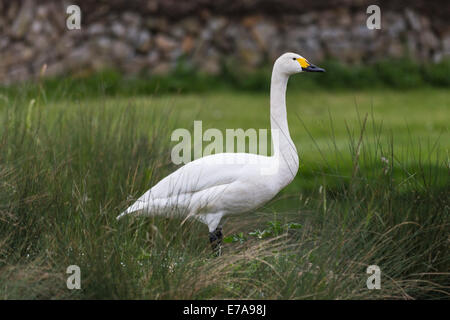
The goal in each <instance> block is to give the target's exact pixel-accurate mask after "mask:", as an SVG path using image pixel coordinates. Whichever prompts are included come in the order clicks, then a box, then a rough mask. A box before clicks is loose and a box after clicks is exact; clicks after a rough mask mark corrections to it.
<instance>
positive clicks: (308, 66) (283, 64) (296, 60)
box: [274, 52, 325, 75]
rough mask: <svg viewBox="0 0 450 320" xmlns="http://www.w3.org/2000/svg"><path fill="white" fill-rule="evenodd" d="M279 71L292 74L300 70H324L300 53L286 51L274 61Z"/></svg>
mask: <svg viewBox="0 0 450 320" xmlns="http://www.w3.org/2000/svg"><path fill="white" fill-rule="evenodd" d="M274 67H276V68H277V70H278V71H279V72H282V73H285V74H287V75H292V74H295V73H300V72H325V69H322V68H319V67H317V66H315V65H313V64H312V63H310V62H309V61H308V60H306V59H305V58H303V57H302V56H301V55H299V54H296V53H292V52H287V53H285V54H283V55H282V56H280V57H279V58H278V59H277V61H275V66H274Z"/></svg>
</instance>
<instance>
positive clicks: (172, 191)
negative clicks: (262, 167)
mask: <svg viewBox="0 0 450 320" xmlns="http://www.w3.org/2000/svg"><path fill="white" fill-rule="evenodd" d="M256 157H261V156H258V155H254V154H248V153H221V154H217V155H211V156H207V157H203V158H200V159H197V160H195V161H192V162H189V163H188V164H186V165H184V166H183V167H181V168H179V169H178V170H176V171H175V172H173V173H172V174H170V175H169V176H167V177H165V178H164V179H162V180H161V181H160V182H158V183H157V184H156V185H155V186H154V187H153V188H151V189H150V190H149V191H148V192H150V193H151V197H152V198H155V199H158V198H168V197H174V196H178V195H182V194H192V193H195V192H199V191H202V190H205V189H208V188H211V187H216V186H220V185H226V184H230V183H233V182H235V181H237V180H238V179H242V178H244V176H245V175H246V174H247V173H249V171H248V170H245V169H246V168H247V169H248V166H249V165H251V164H253V163H255V162H256V160H257V159H256Z"/></svg>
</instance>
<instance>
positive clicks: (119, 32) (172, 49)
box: [0, 0, 450, 84]
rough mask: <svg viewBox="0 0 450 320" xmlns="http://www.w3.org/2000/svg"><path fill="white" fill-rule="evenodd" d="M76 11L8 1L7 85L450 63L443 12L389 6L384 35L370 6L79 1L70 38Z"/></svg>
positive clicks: (3, 76) (3, 22)
mask: <svg viewBox="0 0 450 320" xmlns="http://www.w3.org/2000/svg"><path fill="white" fill-rule="evenodd" d="M72 3H76V2H75V1H74V2H67V1H33V0H23V1H5V0H0V83H2V84H8V83H13V82H17V81H24V80H28V79H35V78H36V77H38V76H39V74H40V73H42V71H43V70H44V69H45V75H46V76H54V75H61V74H67V73H70V74H75V75H84V74H88V73H90V72H93V71H98V70H102V69H104V68H116V69H119V70H121V71H123V72H124V73H127V74H133V73H137V72H150V73H154V74H157V73H166V72H168V71H169V70H171V69H172V68H173V67H174V66H175V65H176V62H177V61H178V60H179V59H180V58H182V57H183V58H184V61H185V63H188V64H192V65H193V66H195V68H198V70H201V71H204V72H207V73H219V72H220V70H221V66H222V64H223V63H226V62H231V63H233V64H234V66H236V67H243V68H248V69H251V68H256V67H258V66H260V65H261V64H263V63H265V62H267V61H273V60H274V59H275V58H276V57H277V56H279V55H280V54H281V53H283V52H285V51H294V52H298V53H300V54H302V55H303V56H305V57H307V58H308V59H309V60H311V61H313V62H320V61H321V60H323V59H326V58H336V59H339V60H341V61H344V62H349V63H370V62H372V61H376V60H379V59H385V58H388V57H394V58H396V57H404V56H409V57H411V58H413V59H416V60H419V61H423V62H436V61H440V60H442V59H444V58H445V57H448V56H449V55H450V28H449V24H448V23H447V22H446V16H445V14H443V12H441V11H440V10H439V8H437V9H434V12H430V11H426V10H425V9H423V10H422V9H421V7H420V6H417V5H416V6H414V5H410V6H406V7H405V6H401V5H397V6H392V5H391V6H389V7H387V6H386V7H384V6H383V5H382V4H381V5H380V7H381V17H382V22H381V30H369V29H368V28H367V27H366V19H367V17H368V15H367V14H366V8H367V5H366V3H365V2H364V1H343V3H345V5H336V4H339V1H333V2H332V3H333V4H334V5H333V6H331V5H329V6H327V5H324V1H316V2H314V1H306V2H304V4H308V5H309V6H308V5H305V6H303V7H301V6H298V3H297V6H294V7H292V8H290V7H289V5H288V4H287V2H286V1H280V2H279V5H277V6H274V5H273V2H270V1H265V2H264V1H242V3H243V4H244V5H245V6H241V7H239V6H238V7H237V8H236V6H234V7H233V5H232V4H230V5H229V6H226V5H225V2H223V1H217V2H208V1H192V2H189V3H190V5H186V4H185V7H183V6H182V5H181V4H182V3H185V2H174V1H172V0H168V1H165V2H164V1H137V2H130V3H133V5H128V6H126V5H124V2H117V3H116V2H114V1H110V2H107V4H105V3H104V2H93V1H85V2H81V1H79V3H77V4H79V5H80V7H81V9H82V14H83V16H82V24H81V30H67V28H66V18H67V15H66V13H65V11H66V7H67V5H69V4H72ZM139 3H140V4H141V7H139ZM177 3H178V4H179V5H177ZM211 3H216V4H217V3H218V4H222V7H220V6H219V7H214V6H212V5H211ZM231 3H232V2H231ZM412 3H413V4H414V2H412ZM440 3H441V4H445V2H440ZM125 4H126V2H125ZM193 4H194V5H193ZM318 4H322V6H319V5H318ZM171 5H172V7H170V6H171ZM271 5H272V7H271ZM429 7H430V6H428V7H427V8H429ZM171 8H172V9H173V10H172V11H171ZM175 8H177V9H176V10H175ZM252 8H260V9H261V10H251V9H252ZM271 8H272V9H271ZM275 8H276V9H277V10H275ZM291 9H292V10H291ZM44 65H45V66H46V67H45V68H43V66H44Z"/></svg>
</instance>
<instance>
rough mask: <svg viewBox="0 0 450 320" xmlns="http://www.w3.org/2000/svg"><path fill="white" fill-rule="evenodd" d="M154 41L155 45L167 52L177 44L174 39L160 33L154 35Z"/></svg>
mask: <svg viewBox="0 0 450 320" xmlns="http://www.w3.org/2000/svg"><path fill="white" fill-rule="evenodd" d="M155 43H156V46H157V47H158V48H159V49H161V50H162V51H163V52H169V51H170V50H173V49H175V48H176V47H177V46H178V44H177V43H176V42H175V40H173V39H172V38H170V37H168V36H165V35H162V34H159V35H157V36H156V37H155Z"/></svg>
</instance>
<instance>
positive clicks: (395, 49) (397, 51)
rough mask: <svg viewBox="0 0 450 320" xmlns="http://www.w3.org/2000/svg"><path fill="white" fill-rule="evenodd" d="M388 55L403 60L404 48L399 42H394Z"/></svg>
mask: <svg viewBox="0 0 450 320" xmlns="http://www.w3.org/2000/svg"><path fill="white" fill-rule="evenodd" d="M387 53H388V55H389V56H391V57H394V58H402V57H404V56H405V51H404V47H403V45H402V44H401V43H400V42H399V41H392V42H391V43H390V44H389V47H388V51H387Z"/></svg>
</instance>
